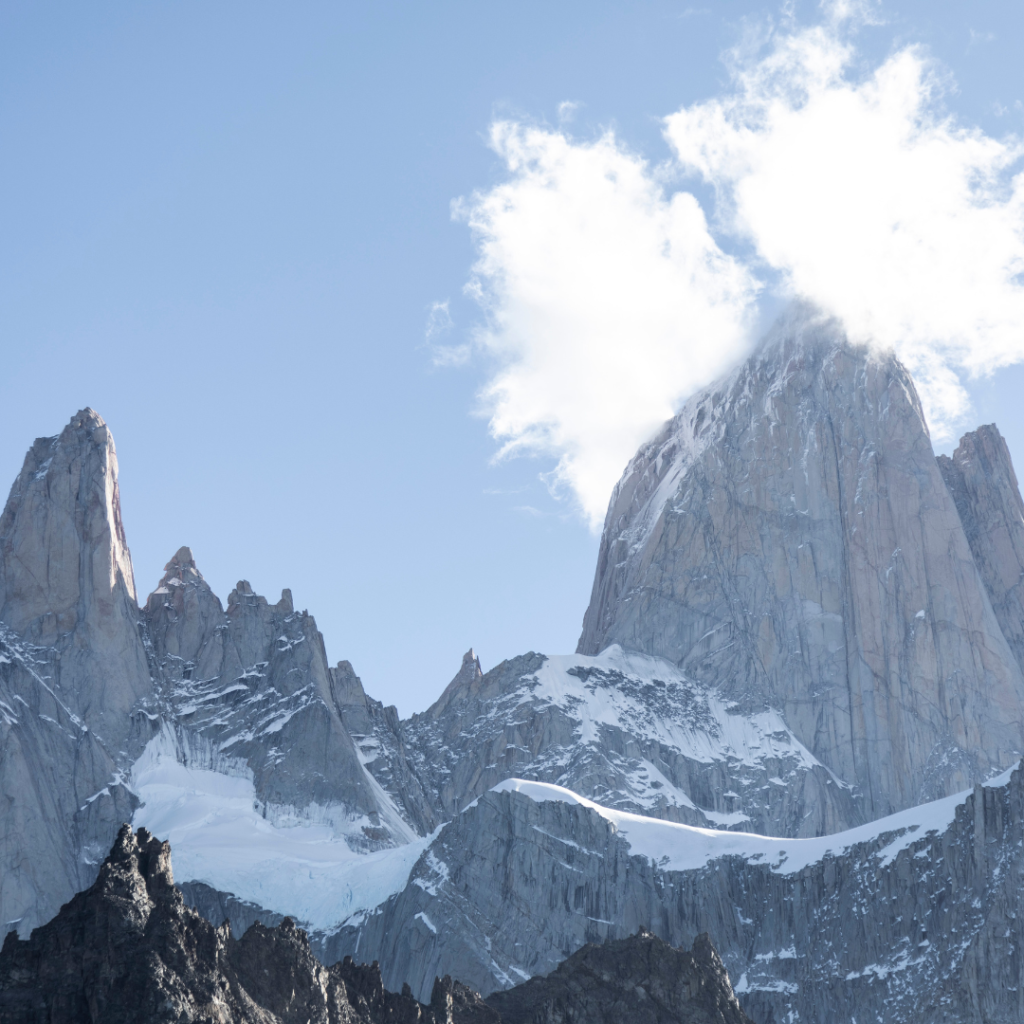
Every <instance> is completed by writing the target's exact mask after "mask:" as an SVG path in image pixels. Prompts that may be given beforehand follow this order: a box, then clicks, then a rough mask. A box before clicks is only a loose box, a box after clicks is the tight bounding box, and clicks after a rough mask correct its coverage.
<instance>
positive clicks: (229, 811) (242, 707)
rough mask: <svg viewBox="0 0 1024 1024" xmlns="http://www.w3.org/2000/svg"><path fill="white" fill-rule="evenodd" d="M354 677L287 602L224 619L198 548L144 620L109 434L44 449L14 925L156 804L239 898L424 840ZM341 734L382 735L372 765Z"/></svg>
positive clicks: (388, 716) (15, 841) (88, 431)
mask: <svg viewBox="0 0 1024 1024" xmlns="http://www.w3.org/2000/svg"><path fill="white" fill-rule="evenodd" d="M346 666H347V663H342V664H341V665H339V666H338V667H337V668H336V669H331V668H330V667H329V665H328V663H327V658H326V653H325V650H324V644H323V638H322V637H321V635H320V633H319V631H318V630H317V628H316V623H315V621H314V619H313V618H312V616H310V615H309V614H308V613H307V612H304V611H297V610H296V609H295V608H294V606H293V604H292V598H291V594H290V593H289V592H288V591H285V592H284V593H283V594H282V596H281V600H280V601H278V602H277V603H276V604H270V603H269V602H268V601H267V600H266V598H263V597H260V596H258V595H256V594H254V593H253V591H252V588H251V587H250V586H249V584H248V583H246V582H245V581H241V582H239V584H238V585H237V587H236V588H235V590H234V591H233V592H232V593H231V595H230V596H229V598H228V603H227V608H226V609H225V608H224V607H223V606H222V605H221V603H220V601H219V599H218V598H217V597H216V596H215V595H214V594H213V593H212V592H211V590H210V588H209V586H208V585H207V584H206V581H205V580H204V579H203V577H202V574H201V573H200V572H199V570H198V568H197V567H196V564H195V561H194V559H193V557H192V553H191V552H190V550H189V549H188V548H184V547H183V548H181V549H180V550H179V551H178V552H177V553H176V554H175V556H174V557H173V558H172V559H171V561H170V562H168V563H167V565H166V567H165V573H164V576H163V578H162V579H161V580H160V582H159V584H158V585H157V587H156V588H155V590H154V591H153V593H152V594H150V596H149V598H148V599H147V600H146V602H145V605H144V606H143V607H142V608H140V607H139V606H138V603H137V597H136V589H135V580H134V576H133V572H132V562H131V555H130V553H129V550H128V545H127V540H126V537H125V531H124V526H123V524H122V521H121V511H120V498H119V493H118V484H117V456H116V451H115V448H114V442H113V438H112V436H111V433H110V430H109V429H108V427H107V426H106V424H105V423H104V422H103V420H102V419H101V418H100V417H99V416H98V415H97V414H96V413H95V412H93V411H92V410H91V409H85V410H82V411H81V412H79V413H77V414H76V415H75V416H74V417H73V418H72V420H71V422H70V423H69V424H68V426H67V427H66V428H65V429H64V430H63V432H62V433H61V434H59V435H58V436H56V437H50V438H40V439H39V440H37V441H36V442H35V444H34V445H33V446H32V448H31V449H30V450H29V452H28V454H27V455H26V457H25V463H24V466H23V468H22V470H21V473H20V474H19V476H18V479H17V480H16V481H15V483H14V486H13V487H12V489H11V493H10V496H9V498H8V500H7V504H6V506H5V508H4V511H3V514H2V516H0V794H2V797H3V802H2V804H0V823H2V827H0V922H3V923H4V924H5V926H15V927H17V929H18V931H19V933H20V934H22V935H27V934H28V933H29V931H30V930H31V929H32V928H33V927H35V926H36V925H39V924H41V923H42V922H44V921H46V920H48V919H49V918H51V917H52V916H53V915H54V914H55V913H56V912H57V910H58V909H59V907H60V905H61V904H62V903H63V902H65V901H66V900H68V899H70V898H71V896H72V895H73V894H74V893H75V892H76V891H78V890H79V889H82V888H84V887H85V886H88V885H89V884H91V882H92V881H93V880H94V879H95V877H96V872H97V870H98V869H99V865H100V863H101V861H102V859H103V856H104V853H105V851H106V850H107V849H109V847H110V843H111V842H112V840H113V838H114V836H115V834H116V832H117V828H118V825H119V823H120V822H121V821H124V820H125V819H128V818H131V817H132V816H133V814H135V813H136V810H137V808H139V805H140V803H141V804H144V817H145V821H146V823H148V824H150V825H151V827H156V828H159V829H160V830H161V834H165V835H166V834H171V833H175V834H181V833H183V832H184V833H188V834H189V835H191V836H193V837H195V838H197V839H198V841H197V842H196V843H195V844H193V847H192V850H191V854H190V856H187V857H186V858H185V866H186V868H188V867H189V865H191V869H192V872H193V874H194V876H195V877H198V878H201V879H205V880H206V881H213V882H215V883H216V882H227V883H228V891H231V887H230V886H231V883H233V882H234V881H235V880H236V876H237V870H235V869H237V868H240V869H241V871H242V872H243V874H244V875H245V877H246V878H247V879H249V880H255V881H256V882H259V881H261V880H262V879H264V878H267V877H273V875H274V874H275V873H274V872H271V873H270V875H269V876H268V875H267V871H266V868H267V864H268V863H269V864H275V865H278V866H280V865H281V864H283V863H286V862H287V860H288V857H289V856H290V855H292V856H294V855H297V856H299V858H300V859H303V857H304V856H305V851H307V850H308V849H309V848H314V849H315V850H317V851H318V852H319V854H320V855H321V856H322V857H325V859H326V861H327V862H328V865H329V866H330V867H332V868H336V867H337V866H338V864H339V863H341V862H344V865H345V870H346V871H347V870H350V869H352V868H353V866H354V865H356V864H357V863H358V855H359V854H362V853H372V852H374V851H381V850H387V849H392V848H394V847H396V846H405V845H407V844H408V843H409V842H410V841H412V840H415V839H417V838H418V837H419V835H420V834H421V833H425V832H429V830H430V829H432V828H433V827H435V825H436V822H435V819H434V816H433V808H432V804H431V802H430V801H429V800H427V799H425V798H424V797H423V795H422V793H421V792H420V791H419V789H418V788H417V782H416V779H415V778H414V777H413V776H411V775H410V773H409V772H408V771H407V770H406V768H405V767H404V764H405V762H404V753H403V751H402V749H401V738H400V736H399V735H398V732H397V714H396V713H395V711H394V709H393V708H391V709H385V708H383V707H382V706H381V705H379V704H378V703H377V702H373V701H371V700H370V699H369V698H367V697H366V695H365V693H363V691H362V686H361V684H360V683H359V680H358V678H357V677H356V676H355V675H354V673H352V671H351V666H347V667H346ZM346 717H347V718H348V719H349V724H350V725H354V724H356V720H358V724H360V727H361V728H362V727H363V726H364V725H365V723H367V722H373V723H376V724H375V725H374V726H373V728H374V729H375V730H376V733H375V735H376V736H377V743H378V747H379V749H378V750H377V751H376V752H375V753H373V752H370V750H369V747H368V746H367V744H369V743H371V739H370V738H369V737H368V736H367V735H360V737H359V742H360V743H361V744H362V745H361V746H360V747H357V746H356V740H355V739H353V736H352V734H350V732H349V730H348V729H347V728H346V726H345V723H344V718H346ZM367 728H369V726H367ZM389 751H390V753H389ZM378 755H379V756H378ZM368 766H369V767H368ZM374 771H378V772H381V776H382V778H384V780H385V785H387V786H388V787H389V789H387V790H386V789H385V785H382V784H381V782H379V781H378V779H377V777H376V776H375V775H374ZM204 781H205V782H207V783H209V785H210V788H209V789H208V790H207V791H206V793H205V802H204V795H203V791H202V783H203V782H204ZM183 795H187V796H188V799H187V800H185V801H182V800H181V799H180V798H181V797H182V796H183ZM294 825H302V826H308V828H305V829H303V830H299V831H296V829H294V828H292V826H294ZM199 826H202V827H199ZM247 828H248V831H247ZM197 829H198V832H199V833H201V834H199V835H198V836H197ZM254 834H258V836H259V839H260V842H257V843H256V844H255V845H253V842H252V840H253V836H254ZM225 835H227V836H229V837H230V841H229V842H228V843H227V845H226V846H224V845H223V844H222V842H221V840H222V839H223V838H224V837H225ZM300 835H301V839H298V837H299V836H300ZM296 839H298V841H297V842H296V841H295V840H296ZM268 840H269V845H268ZM275 840H276V842H275ZM233 842H234V843H236V844H239V845H241V846H242V847H243V852H246V853H249V854H252V855H253V859H252V860H250V862H249V863H247V864H244V865H239V864H238V863H236V864H234V865H232V863H231V858H230V851H231V849H232V843H233ZM296 851H298V853H297V854H296ZM225 853H227V854H228V857H227V858H225V857H223V856H222V855H223V854H225ZM211 863H212V864H213V869H212V871H211V870H208V869H209V868H210V866H211ZM309 874H310V876H312V875H313V874H314V872H313V871H310V872H309ZM310 882H311V883H312V884H311V885H310V886H309V887H308V889H309V892H308V895H306V896H304V897H303V898H304V899H306V900H307V902H311V903H312V902H319V901H320V896H319V894H318V893H314V892H313V891H312V890H313V886H314V885H316V884H318V883H317V882H314V881H313V879H312V877H311V878H310ZM278 894H279V895H280V893H278ZM258 895H260V896H261V897H262V898H263V903H264V904H270V905H272V904H273V903H274V902H275V901H274V892H273V891H267V889H266V888H261V891H260V893H259V894H258ZM372 896H373V893H371V894H370V896H368V897H366V898H371V897H372ZM282 899H283V900H284V901H285V902H286V903H288V904H289V905H290V904H292V903H293V902H294V901H293V900H292V899H291V898H290V894H289V893H288V892H287V890H286V893H285V894H284V895H283V896H282ZM298 905H299V906H302V905H303V903H302V901H301V900H300V901H298Z"/></svg>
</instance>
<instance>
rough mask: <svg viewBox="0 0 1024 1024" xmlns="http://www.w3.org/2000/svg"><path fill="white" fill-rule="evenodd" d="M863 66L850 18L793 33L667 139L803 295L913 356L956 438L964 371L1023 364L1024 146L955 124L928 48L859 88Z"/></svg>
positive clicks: (944, 431) (859, 333)
mask: <svg viewBox="0 0 1024 1024" xmlns="http://www.w3.org/2000/svg"><path fill="white" fill-rule="evenodd" d="M856 56H857V54H856V52H855V50H854V48H853V46H852V45H851V44H850V42H849V41H847V40H844V39H843V38H842V37H841V28H840V27H839V26H838V25H837V24H836V23H835V22H833V23H832V24H830V25H829V27H818V28H807V29H802V30H798V31H795V32H792V33H790V34H787V35H781V36H779V37H778V38H776V39H775V40H774V41H773V43H772V45H771V47H770V49H769V50H768V52H767V54H766V55H764V56H761V57H760V58H759V59H757V60H754V61H750V62H747V63H745V64H740V65H739V66H738V67H737V69H736V71H735V88H734V90H733V91H732V92H731V93H730V94H729V95H727V96H724V97H719V98H716V99H713V100H711V101H709V102H706V103H703V104H697V105H695V106H692V107H689V108H685V109H683V110H681V111H679V112H678V113H677V114H674V115H672V116H671V117H669V118H668V119H667V121H666V134H667V136H668V138H669V140H670V141H671V143H672V145H673V146H674V148H675V151H676V153H677V156H678V158H679V159H680V161H681V162H682V163H683V164H684V165H685V166H686V167H688V168H693V169H696V170H697V171H699V172H700V173H701V174H702V175H703V176H704V177H705V179H706V180H707V181H709V182H711V183H713V184H714V186H715V188H716V190H717V194H718V197H719V202H720V216H721V217H722V218H723V220H724V224H725V226H726V228H727V229H729V230H731V231H732V232H734V233H736V234H738V235H741V236H743V237H745V238H747V239H749V240H750V241H751V242H753V244H754V246H755V247H756V250H757V252H758V254H759V255H760V257H761V258H762V259H763V260H764V261H765V262H767V263H768V264H770V265H771V266H772V267H775V268H777V269H778V270H781V271H782V272H783V274H784V275H785V278H786V280H787V282H788V285H789V288H790V289H791V291H792V292H793V293H794V294H797V295H800V296H803V297H805V298H808V299H810V300H812V301H814V302H816V303H818V304H819V305H821V306H823V307H825V308H826V309H828V310H830V311H832V312H834V313H835V314H837V315H838V316H840V317H841V318H842V319H843V320H844V321H845V323H846V325H847V328H848V330H850V332H851V333H852V334H853V335H854V336H855V337H857V338H860V339H862V340H869V341H872V342H874V343H875V344H877V345H879V346H884V347H886V348H894V349H895V350H896V351H897V353H898V354H899V355H900V357H901V358H902V359H903V360H904V362H905V363H906V364H907V365H908V367H909V368H910V369H911V371H912V372H913V373H914V375H915V377H916V379H917V381H918V385H919V388H920V390H921V392H922V399H923V401H924V403H925V406H926V409H927V411H928V414H929V419H930V423H931V426H932V430H933V434H935V435H936V436H937V437H939V438H943V437H945V436H948V434H949V432H950V430H951V428H952V427H954V426H955V425H956V423H957V420H958V419H959V418H960V417H961V416H962V415H963V413H964V412H965V411H966V409H967V398H966V393H965V391H964V389H963V387H962V385H961V382H960V374H962V373H967V374H969V375H977V374H984V373H988V372H991V371H992V370H995V369H997V368H999V367H1001V366H1005V365H1008V364H1010V363H1014V362H1018V361H1020V360H1021V359H1022V358H1024V280H1022V277H1021V275H1022V272H1024V177H1022V176H1021V175H1019V174H1017V175H1014V173H1013V172H1014V170H1015V168H1016V163H1017V161H1019V159H1020V157H1021V155H1022V150H1021V145H1020V142H1019V140H1017V139H1015V138H1007V139H995V138H992V137H990V136H987V135H985V134H984V133H982V132H981V131H980V130H977V129H970V128H966V127H963V126H962V125H960V124H958V123H957V122H956V121H955V120H954V119H953V118H952V117H950V116H948V115H945V114H943V113H942V112H941V109H940V107H939V100H940V98H941V81H940V78H939V75H938V72H937V70H936V69H935V68H933V67H932V66H931V65H930V64H929V61H928V60H927V59H926V56H925V54H924V53H923V52H922V51H921V50H919V49H916V48H913V47H909V48H904V49H902V50H900V51H898V52H896V53H895V54H893V55H892V56H891V57H889V58H888V59H887V60H886V61H885V62H884V63H882V64H881V65H880V66H879V67H877V68H876V69H875V70H874V71H873V72H872V73H871V74H869V75H868V76H866V77H864V78H862V79H860V80H854V79H852V76H851V72H850V69H851V67H852V66H853V63H854V60H855V58H856Z"/></svg>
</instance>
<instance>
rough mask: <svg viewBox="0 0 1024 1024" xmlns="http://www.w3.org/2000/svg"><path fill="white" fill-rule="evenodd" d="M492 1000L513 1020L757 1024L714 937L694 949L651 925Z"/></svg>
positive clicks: (700, 939)
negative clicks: (737, 992) (656, 933)
mask: <svg viewBox="0 0 1024 1024" xmlns="http://www.w3.org/2000/svg"><path fill="white" fill-rule="evenodd" d="M487 1002H488V1003H489V1004H490V1005H491V1006H493V1007H494V1008H495V1009H496V1010H498V1011H499V1012H500V1014H501V1019H502V1020H503V1021H504V1022H505V1024H575V1022H576V1021H586V1022H587V1024H620V1022H622V1021H629V1022H631V1024H673V1022H676V1021H692V1022H693V1024H753V1022H752V1021H751V1020H750V1018H749V1017H748V1016H747V1015H746V1014H745V1013H744V1012H743V1010H742V1009H740V1004H739V1000H738V999H737V998H736V996H735V995H734V994H733V991H732V986H731V985H730V984H729V975H728V973H727V972H726V970H725V965H724V964H723V963H722V960H721V958H720V957H719V955H718V953H717V952H716V951H715V947H714V946H713V945H712V944H711V939H710V938H709V937H708V936H707V935H698V936H697V938H696V940H695V941H694V943H693V949H692V951H691V952H689V953H688V952H686V951H685V950H682V949H673V948H672V947H671V946H669V945H668V943H666V942H663V941H662V940H661V939H659V938H657V937H656V936H654V935H652V934H651V933H650V932H648V931H646V930H645V929H641V930H640V931H639V932H638V933H637V934H636V935H634V936H631V937H630V938H628V939H620V940H618V941H617V942H608V943H604V944H602V945H597V944H595V943H588V944H587V945H586V946H584V947H583V948H582V949H580V950H577V951H576V952H575V953H573V955H572V956H571V957H569V958H568V959H567V960H565V961H564V962H563V963H561V964H559V965H558V967H557V968H556V969H555V970H554V971H552V972H551V974H549V975H548V976H547V977H544V978H531V979H530V980H529V981H525V982H523V984H522V985H517V986H516V987H515V988H511V989H507V990H506V991H504V992H495V993H494V995H492V996H491V997H490V998H489V999H488V1000H487Z"/></svg>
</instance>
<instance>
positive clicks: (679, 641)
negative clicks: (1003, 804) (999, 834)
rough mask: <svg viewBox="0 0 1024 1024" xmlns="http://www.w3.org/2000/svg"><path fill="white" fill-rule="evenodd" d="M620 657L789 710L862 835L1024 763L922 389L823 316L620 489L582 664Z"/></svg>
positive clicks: (1019, 682) (641, 459)
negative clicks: (835, 780)
mask: <svg viewBox="0 0 1024 1024" xmlns="http://www.w3.org/2000/svg"><path fill="white" fill-rule="evenodd" d="M613 643H618V644H621V645H622V646H623V647H624V648H626V649H632V650H637V651H643V652H646V653H649V654H655V655H659V656H661V657H663V658H666V659H668V660H670V661H672V662H674V663H676V664H677V665H679V666H680V667H681V668H682V669H683V670H684V671H685V672H686V673H687V674H688V675H690V676H692V677H693V678H695V679H697V680H699V681H703V682H707V683H710V684H713V685H717V686H720V687H722V689H723V690H724V692H725V693H726V694H727V695H728V696H731V697H733V698H734V699H735V700H736V701H737V702H738V703H739V705H740V706H741V707H743V708H760V707H764V706H768V707H772V708H774V709H776V710H777V711H779V712H780V713H781V714H782V716H783V718H784V719H785V721H786V723H787V724H788V725H789V727H790V728H791V729H792V730H793V732H794V733H795V734H796V736H797V738H798V739H799V740H800V741H801V742H802V743H803V744H804V745H805V746H806V747H807V748H808V749H809V750H810V751H811V753H812V754H813V755H814V756H815V757H816V758H817V759H819V760H820V761H821V762H822V763H824V764H825V765H827V766H828V767H829V768H830V769H831V770H832V771H834V772H835V773H836V775H838V776H839V777H840V778H841V779H843V780H844V781H845V782H847V783H849V784H852V785H854V786H856V787H857V792H858V794H859V795H860V799H861V802H860V808H861V820H871V819H873V818H877V817H879V816H880V815H884V814H888V813H890V812H891V811H893V810H896V809H898V808H902V807H908V806H912V805H913V804H916V803H919V802H920V801H922V800H926V799H929V798H932V797H936V796H941V795H943V794H945V793H951V792H955V791H956V790H958V789H961V788H964V787H965V786H967V785H970V784H972V783H973V782H974V781H977V780H980V779H984V778H986V777H988V775H989V774H991V773H992V772H993V771H995V770H997V769H1002V768H1005V767H1006V766H1008V765H1009V764H1011V763H1012V762H1013V761H1014V760H1015V759H1016V758H1017V757H1018V756H1019V754H1020V752H1021V751H1022V750H1024V677H1022V674H1021V669H1020V667H1019V665H1018V664H1017V661H1016V659H1015V658H1014V656H1013V653H1012V651H1011V650H1010V647H1009V645H1008V643H1007V640H1006V638H1005V637H1004V636H1003V633H1002V630H1001V628H1000V624H999V620H998V619H997V617H996V615H995V613H994V612H993V610H992V604H991V602H990V601H989V597H988V594H987V592H986V588H985V585H984V583H983V582H982V579H981V576H980V575H979V572H978V568H977V566H976V564H975V560H974V556H973V553H972V550H971V546H970V544H969V542H968V538H967V537H966V536H965V533H964V530H963V527H962V526H961V520H960V516H959V515H958V514H957V508H956V506H955V505H954V503H953V500H952V499H951V497H950V494H949V491H948V490H947V488H946V485H945V483H944V481H943V478H942V475H941V473H940V471H939V468H938V466H937V464H936V461H935V456H934V453H933V451H932V447H931V442H930V440H929V436H928V430H927V427H926V424H925V420H924V416H923V414H922V411H921V406H920V403H919V401H918V398H917V394H916V392H915V390H914V385H913V381H912V380H911V379H910V376H909V374H908V373H907V371H906V370H905V369H904V367H903V366H902V365H901V364H900V363H899V362H898V361H897V360H896V359H895V357H893V356H879V357H876V356H874V355H872V354H871V353H869V352H868V351H867V350H866V349H858V348H857V347H855V346H853V345H852V344H851V343H850V342H849V341H848V340H847V338H846V336H845V334H844V333H843V331H842V329H841V327H840V326H839V325H838V324H837V323H836V322H835V321H831V320H828V319H826V318H825V317H823V316H822V315H820V314H818V313H816V312H815V311H813V310H809V309H807V308H802V307H801V308H797V309H795V310H794V311H791V312H790V313H789V314H788V315H787V316H785V317H783V319H782V320H781V321H780V322H779V323H778V324H777V325H776V327H775V328H774V329H773V331H772V332H771V333H770V335H769V337H768V338H767V340H766V341H765V343H764V344H763V345H762V347H761V348H760V349H759V350H758V351H757V352H756V353H755V354H754V355H753V356H751V357H750V359H749V360H747V362H746V363H744V364H743V365H742V366H741V367H740V368H739V369H738V370H737V371H735V372H734V373H733V374H732V375H731V376H729V377H728V378H726V379H724V380H722V381H721V382H719V383H717V384H715V385H713V386H711V387H709V388H707V389H705V390H704V391H702V392H700V393H699V394H697V395H695V396H694V397H693V398H691V399H690V400H689V401H688V402H687V403H686V405H685V406H684V407H683V409H682V411H681V412H680V413H679V414H678V415H677V416H676V417H675V418H674V419H673V420H672V421H671V422H670V423H669V424H667V426H666V427H665V428H664V430H663V431H662V432H661V433H660V434H659V435H658V437H657V438H655V439H654V440H653V441H651V442H650V443H649V444H647V445H645V446H644V447H643V448H641V450H640V451H639V452H638V453H637V455H636V456H635V457H634V459H633V460H632V461H631V462H630V463H629V465H628V467H627V468H626V471H625V473H624V474H623V476H622V478H621V480H620V481H619V483H618V484H617V485H616V488H615V490H614V492H613V495H612V499H611V502H610V505H609V509H608V515H607V519H606V521H605V529H604V534H603V537H602V540H601V547H600V554H599V560H598V566H597V572H596V576H595V580H594V588H593V594H592V597H591V603H590V607H589V608H588V610H587V613H586V617H585V619H584V627H583V634H582V637H581V639H580V644H579V651H580V652H581V653H583V654H597V653H598V652H599V651H602V650H604V649H605V648H606V647H608V646H609V645H610V644H613ZM808 810H809V811H811V812H813V810H814V809H813V806H812V807H808ZM847 824H852V822H847Z"/></svg>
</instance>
